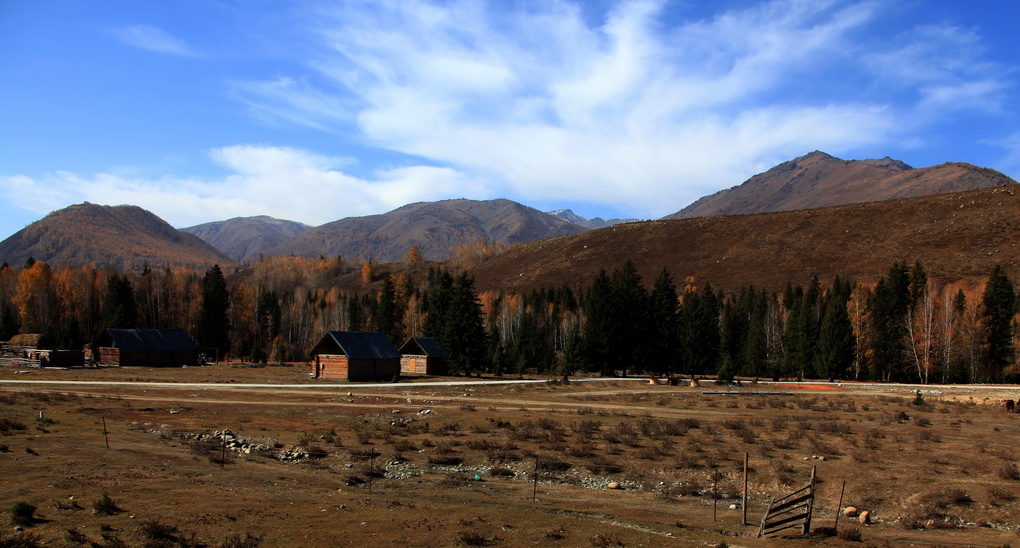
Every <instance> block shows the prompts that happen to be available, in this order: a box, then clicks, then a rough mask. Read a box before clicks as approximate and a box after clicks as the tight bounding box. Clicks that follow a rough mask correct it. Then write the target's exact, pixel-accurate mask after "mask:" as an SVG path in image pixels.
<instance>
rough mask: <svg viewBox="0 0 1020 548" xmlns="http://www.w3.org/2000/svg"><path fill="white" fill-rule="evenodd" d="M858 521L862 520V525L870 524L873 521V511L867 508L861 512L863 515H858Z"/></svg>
mask: <svg viewBox="0 0 1020 548" xmlns="http://www.w3.org/2000/svg"><path fill="white" fill-rule="evenodd" d="M857 521H859V522H861V525H868V524H869V523H871V512H869V511H867V510H865V511H863V512H861V515H860V516H858V517H857Z"/></svg>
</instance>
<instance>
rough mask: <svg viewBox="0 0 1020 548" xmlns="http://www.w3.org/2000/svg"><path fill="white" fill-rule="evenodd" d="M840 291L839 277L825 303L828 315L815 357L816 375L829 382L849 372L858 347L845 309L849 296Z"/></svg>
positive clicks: (824, 319)
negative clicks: (855, 349)
mask: <svg viewBox="0 0 1020 548" xmlns="http://www.w3.org/2000/svg"><path fill="white" fill-rule="evenodd" d="M837 288H839V279H838V278H837V280H836V285H835V286H834V287H833V291H832V293H830V296H829V298H828V299H826V302H825V315H824V316H823V317H822V325H821V328H820V330H819V333H818V349H817V351H816V352H815V355H814V369H815V373H816V374H817V375H818V376H819V377H821V378H825V379H829V380H830V381H834V380H836V379H837V378H843V377H844V376H845V375H846V373H847V371H849V370H850V367H851V366H852V365H853V361H854V348H855V347H856V344H857V342H856V340H855V338H854V332H853V325H852V324H851V323H850V314H849V313H848V312H847V308H846V303H847V298H848V295H847V294H845V293H844V292H843V291H840V290H837ZM840 289H841V288H840Z"/></svg>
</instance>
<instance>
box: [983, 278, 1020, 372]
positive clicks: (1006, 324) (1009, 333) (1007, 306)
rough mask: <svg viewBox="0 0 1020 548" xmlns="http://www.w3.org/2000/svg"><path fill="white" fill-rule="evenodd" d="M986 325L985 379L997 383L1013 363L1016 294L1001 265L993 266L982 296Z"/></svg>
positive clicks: (984, 323) (984, 322)
mask: <svg viewBox="0 0 1020 548" xmlns="http://www.w3.org/2000/svg"><path fill="white" fill-rule="evenodd" d="M982 304H983V305H984V317H983V318H982V324H983V325H984V326H985V333H986V334H987V338H986V339H985V341H986V343H985V352H984V362H985V369H986V371H985V376H986V378H985V379H984V380H986V381H990V382H999V381H1000V380H1002V376H1003V373H1004V372H1005V370H1006V368H1007V367H1008V366H1010V365H1012V364H1013V363H1014V358H1015V356H1014V348H1013V316H1014V315H1015V314H1016V313H1017V297H1016V292H1015V291H1014V289H1013V282H1012V281H1010V279H1009V276H1008V275H1007V274H1006V273H1005V272H1003V270H1002V267H1001V266H1000V265H998V264H997V265H995V266H994V267H992V272H991V274H990V275H989V276H988V284H987V285H986V286H985V292H984V295H983V296H982Z"/></svg>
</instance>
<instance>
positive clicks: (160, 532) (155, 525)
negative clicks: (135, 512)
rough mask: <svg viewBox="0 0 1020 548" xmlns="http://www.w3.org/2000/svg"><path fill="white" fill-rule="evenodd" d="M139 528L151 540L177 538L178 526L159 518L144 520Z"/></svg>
mask: <svg viewBox="0 0 1020 548" xmlns="http://www.w3.org/2000/svg"><path fill="white" fill-rule="evenodd" d="M138 530H139V532H140V533H141V534H142V536H143V537H145V538H146V539H147V540H150V541H171V540H175V539H176V538H177V528H176V527H174V526H173V525H170V524H169V523H163V522H162V521H160V520H159V518H152V519H148V520H145V521H143V522H142V523H140V524H139V525H138Z"/></svg>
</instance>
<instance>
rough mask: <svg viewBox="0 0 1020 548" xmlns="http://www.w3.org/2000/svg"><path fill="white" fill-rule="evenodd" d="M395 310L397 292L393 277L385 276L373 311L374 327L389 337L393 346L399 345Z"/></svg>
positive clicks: (399, 334) (396, 312)
mask: <svg viewBox="0 0 1020 548" xmlns="http://www.w3.org/2000/svg"><path fill="white" fill-rule="evenodd" d="M401 316H402V315H398V310H397V290H396V286H395V285H394V283H393V276H389V275H387V276H386V278H384V279H383V283H382V287H381V288H380V289H379V299H378V304H377V305H376V309H375V326H376V328H377V329H378V330H379V331H382V332H383V333H385V334H386V336H387V337H389V339H390V341H392V342H393V343H394V344H401V343H402V342H403V341H401V340H400V338H401V333H400V331H401V330H400V329H399V328H400V323H399V322H398V321H397V320H398V318H399V317H401Z"/></svg>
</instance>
